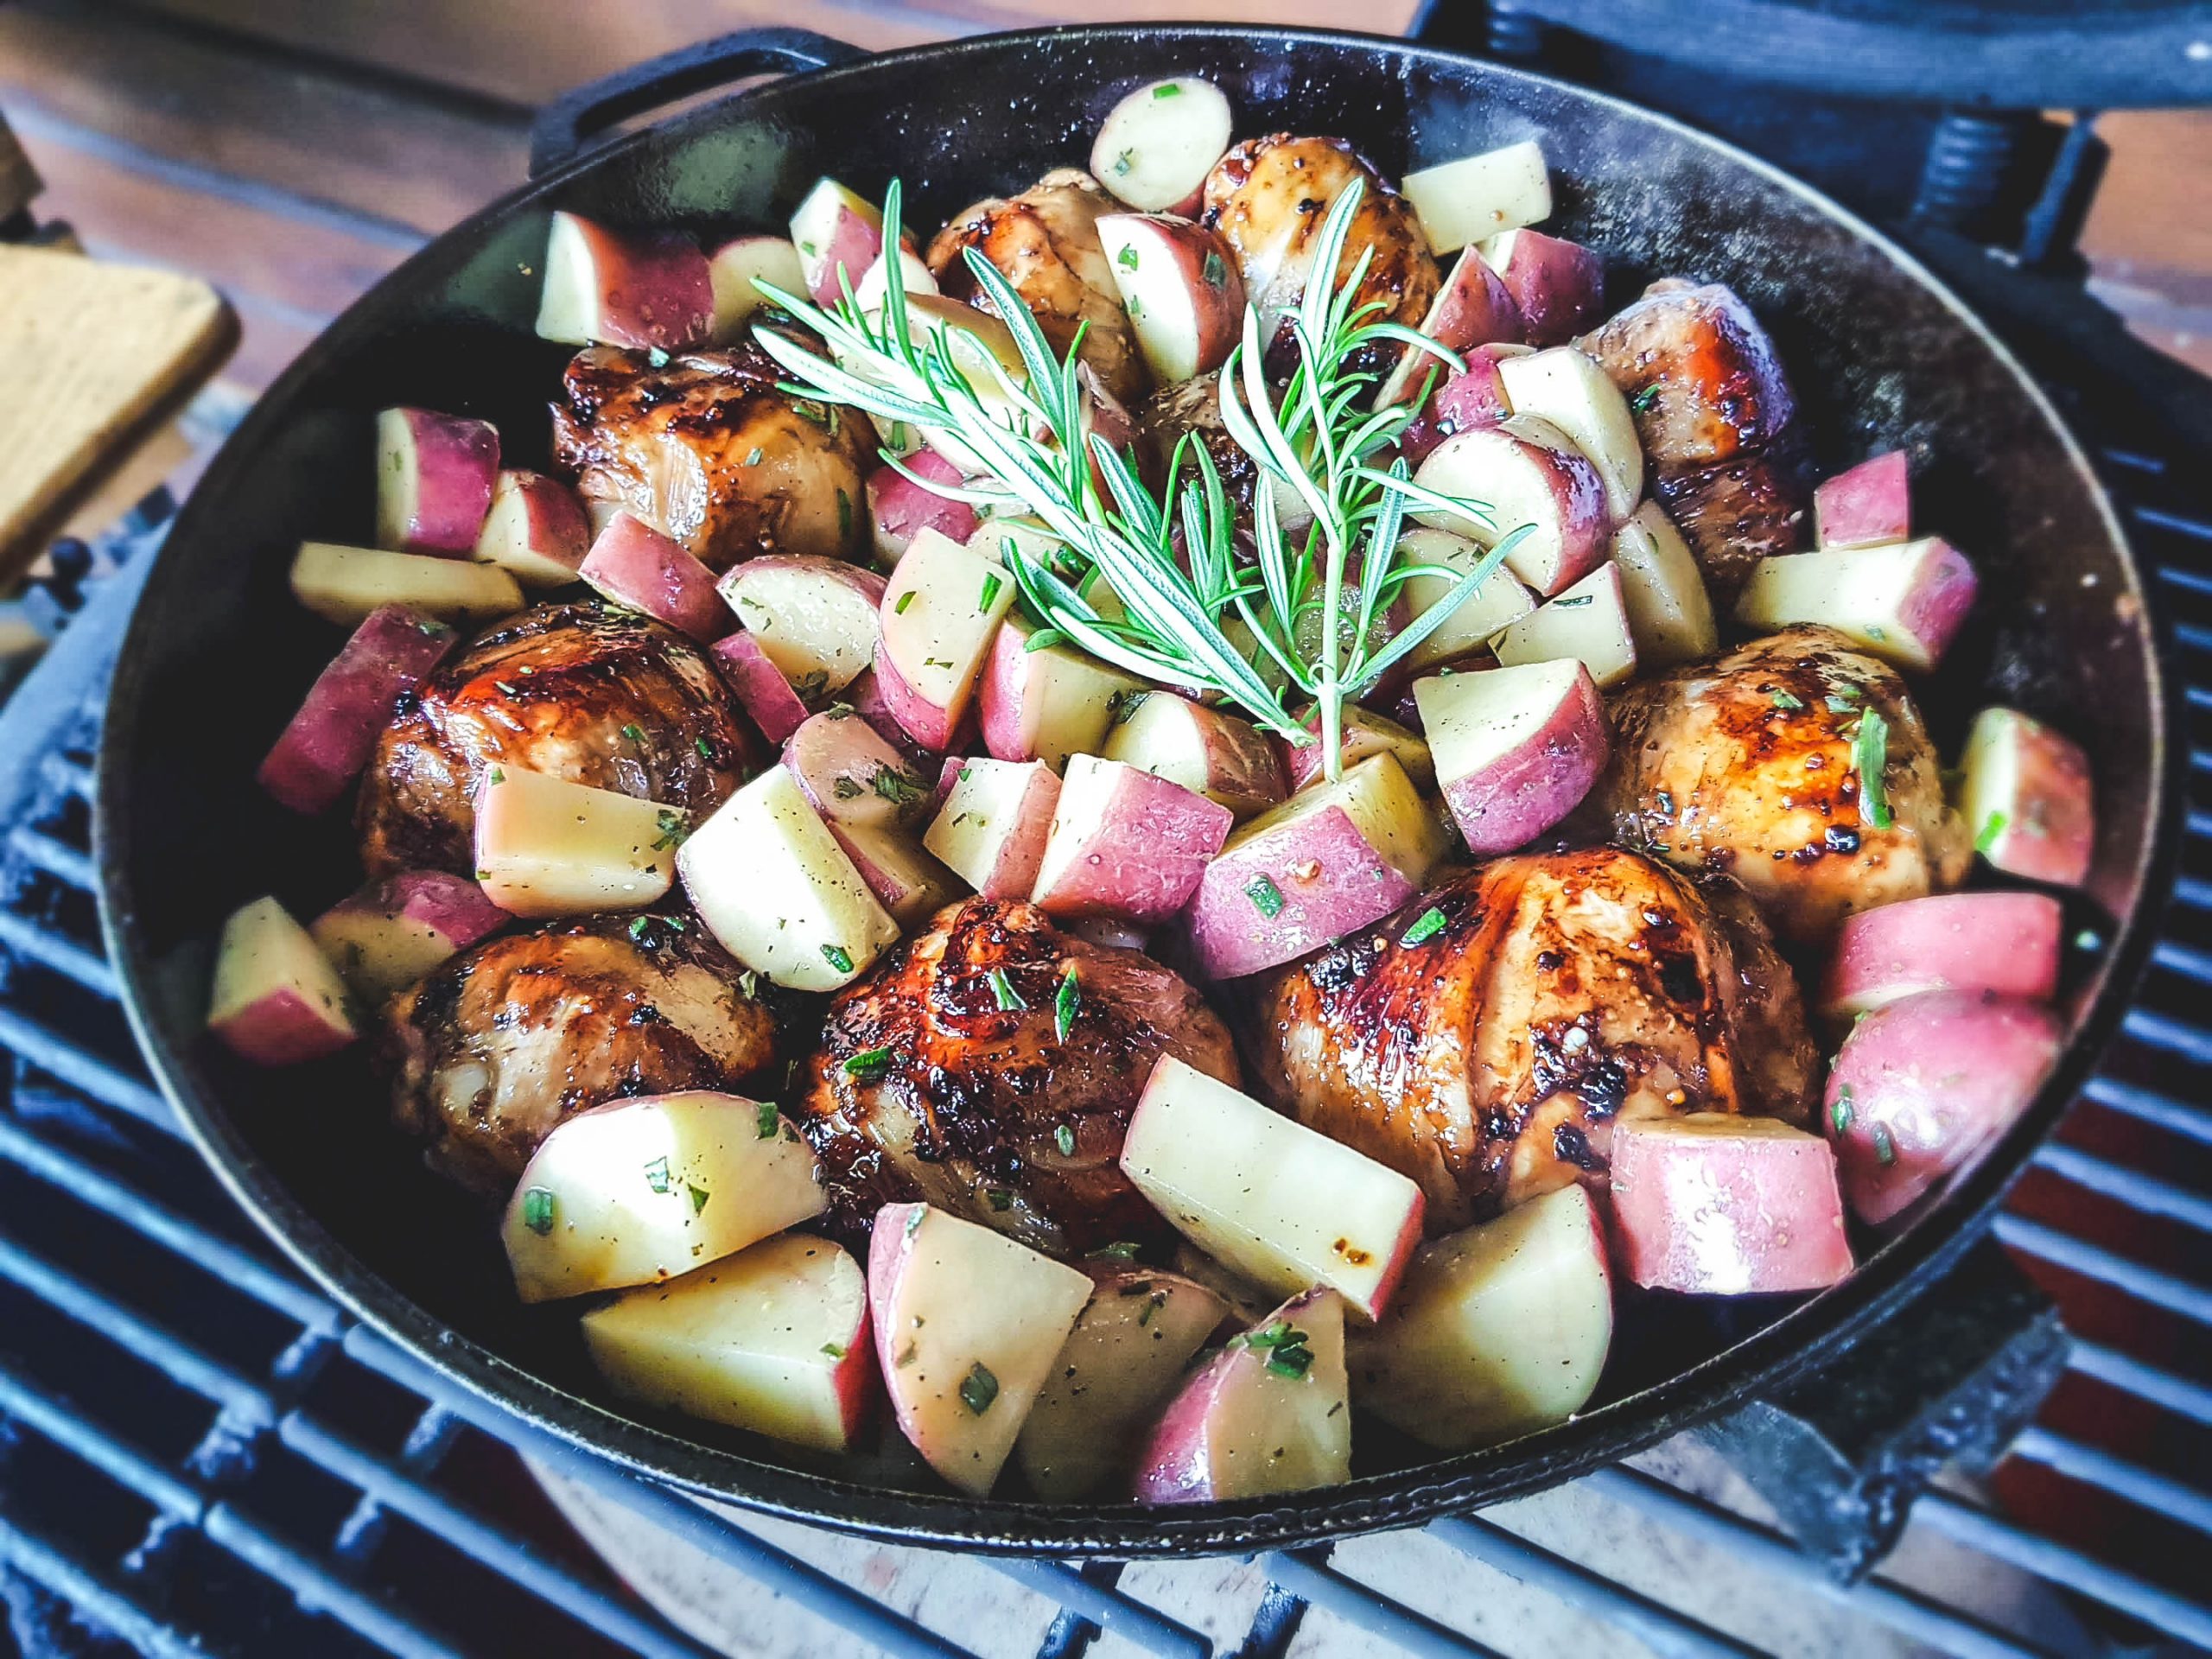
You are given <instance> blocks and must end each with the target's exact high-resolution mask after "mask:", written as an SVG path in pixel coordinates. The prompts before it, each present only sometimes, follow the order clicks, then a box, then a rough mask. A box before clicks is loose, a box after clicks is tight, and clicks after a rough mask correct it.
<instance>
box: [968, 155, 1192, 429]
mask: <svg viewBox="0 0 2212 1659" xmlns="http://www.w3.org/2000/svg"><path fill="white" fill-rule="evenodd" d="M1117 211H1119V209H1118V207H1117V206H1116V203H1115V201H1114V199H1113V198H1112V197H1111V196H1109V195H1108V194H1106V193H1105V192H1104V191H1103V190H1102V189H1100V188H1098V181H1097V180H1096V179H1094V178H1092V177H1091V176H1090V174H1088V173H1086V172H1084V170H1083V169H1082V168H1075V167H1062V168H1054V169H1053V170H1052V172H1050V173H1047V174H1046V175H1045V176H1044V177H1043V178H1041V179H1039V180H1038V181H1037V182H1036V183H1035V184H1033V185H1032V186H1031V187H1030V188H1028V189H1027V190H1025V191H1023V192H1022V193H1021V194H1020V195H1018V196H1010V197H1005V198H999V197H993V198H991V199H990V200H985V201H979V202H977V203H976V205H975V206H974V207H970V208H969V209H968V210H967V211H966V212H965V213H956V214H954V215H953V217H952V220H951V222H950V224H948V225H946V226H945V227H944V229H943V230H941V231H939V232H938V233H937V235H936V237H935V238H932V239H931V243H930V247H929V254H928V256H927V263H928V264H929V268H930V272H931V275H932V276H934V277H936V278H937V279H938V284H939V286H940V287H941V288H942V289H943V290H944V293H945V294H946V295H948V296H950V297H951V298H953V299H956V300H960V301H963V302H966V303H968V304H970V305H975V306H978V307H980V308H982V309H985V310H988V309H990V307H989V305H988V303H987V302H986V301H985V298H984V296H982V293H981V291H980V289H979V287H978V285H977V283H976V276H975V272H974V271H972V270H969V266H968V262H967V261H966V260H965V259H964V258H963V257H961V256H962V253H963V250H965V249H968V248H974V249H976V251H978V252H980V253H981V254H982V256H983V257H984V258H985V259H987V260H988V261H989V262H990V263H991V264H992V265H993V266H994V267H995V269H996V270H999V271H1000V272H1001V273H1002V274H1003V275H1004V276H1005V277H1006V279H1007V281H1008V282H1009V283H1013V284H1014V292H1015V293H1017V294H1019V295H1020V296H1021V297H1022V300H1023V302H1024V303H1026V304H1027V306H1028V307H1029V309H1030V312H1031V314H1032V315H1033V316H1035V317H1036V319H1037V322H1038V326H1039V327H1040V328H1041V329H1042V330H1043V331H1044V334H1045V338H1046V340H1050V341H1051V342H1052V349H1053V350H1054V351H1055V352H1058V353H1065V352H1066V350H1067V348H1068V344H1069V342H1070V341H1071V340H1074V338H1075V331H1076V329H1077V327H1082V328H1083V330H1084V334H1083V346H1082V358H1083V360H1084V362H1085V363H1087V364H1089V365H1090V370H1091V372H1092V373H1094V374H1096V376H1097V377H1098V381H1099V384H1100V385H1102V386H1103V387H1104V388H1105V390H1106V391H1107V392H1108V394H1109V396H1111V397H1115V398H1116V399H1117V400H1119V401H1120V402H1122V403H1124V404H1128V403H1132V402H1134V401H1135V399H1136V397H1138V396H1139V394H1141V392H1142V391H1144V389H1145V387H1146V385H1147V384H1148V383H1149V381H1150V379H1151V377H1150V376H1149V375H1148V374H1147V372H1146V371H1145V366H1144V359H1143V358H1142V357H1141V356H1140V355H1138V353H1137V339H1136V331H1135V329H1134V328H1133V327H1130V324H1129V316H1128V312H1127V311H1125V310H1123V309H1122V296H1121V290H1120V289H1117V288H1116V287H1115V285H1114V272H1113V270H1112V268H1111V267H1110V266H1109V265H1108V264H1107V263H1106V250H1105V248H1104V247H1103V246H1102V245H1100V243H1099V240H1098V216H1099V215H1100V214H1101V213H1115V212H1117Z"/></svg>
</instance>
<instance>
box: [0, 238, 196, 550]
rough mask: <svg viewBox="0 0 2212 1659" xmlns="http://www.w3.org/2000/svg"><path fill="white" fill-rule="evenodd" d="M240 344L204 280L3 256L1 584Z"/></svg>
mask: <svg viewBox="0 0 2212 1659" xmlns="http://www.w3.org/2000/svg"><path fill="white" fill-rule="evenodd" d="M237 341H238V320H237V318H236V317H235V316H233V315H232V312H231V308H230V307H229V306H228V305H226V304H225V303H224V302H223V300H222V298H221V296H219V295H218V294H217V293H216V292H215V290H214V289H212V288H210V287H208V286H207V283H202V282H197V281H194V280H193V279H192V278H190V277H177V276H173V275H171V274H169V273H168V272H166V271H157V270H137V269H134V268H132V267H130V266H126V265H108V264H99V263H98V262H96V261H94V260H91V259H86V258H84V257H81V256H79V255H77V254H72V253H61V252H55V251H52V250H49V249H44V248H15V247H7V246H0V381H4V383H5V385H6V387H7V394H6V396H5V397H0V586H4V585H5V584H6V583H8V582H12V581H13V579H14V578H15V577H16V575H18V574H20V573H21V571H22V568H23V566H24V565H25V564H27V563H29V560H30V559H31V557H32V556H34V554H35V553H36V551H37V550H38V548H39V546H40V545H41V542H42V540H43V538H44V537H45V536H46V535H47V534H48V533H50V532H51V531H53V530H54V528H55V527H56V526H57V525H58V524H60V522H61V521H62V520H63V519H64V518H66V517H67V513H68V512H69V510H70V508H71V506H72V505H73V504H74V503H75V502H76V501H78V500H79V499H81V498H82V497H83V496H84V494H85V493H87V492H88V491H89V490H91V489H92V488H93V487H94V486H97V484H98V483H99V480H100V479H101V478H102V477H103V476H104V475H105V473H106V472H107V471H108V470H109V469H110V468H111V467H114V466H116V465H118V464H120V463H121V462H122V461H124V460H126V459H127V458H128V457H129V455H130V453H131V451H132V450H133V449H135V448H137V445H138V444H139V443H140V442H143V440H144V439H145V438H146V437H147V436H148V435H150V434H151V433H152V432H154V431H156V430H157V429H159V428H160V427H161V426H162V424H163V423H165V422H166V421H167V420H168V418H169V416H172V415H173V414H175V411H176V410H177V409H178V408H179V407H181V405H182V404H183V403H184V402H185V401H186V400H187V399H188V398H189V397H191V395H192V394H193V393H194V391H198V390H199V388H200V385H202V384H204V383H205V382H206V380H207V378H208V377H209V376H210V375H212V374H213V372H215V370H216V369H217V368H218V367H219V366H220V365H221V364H222V361H223V359H225V358H226V357H227V356H228V355H229V354H230V352H231V348H232V346H234V345H235V344H236V343H237Z"/></svg>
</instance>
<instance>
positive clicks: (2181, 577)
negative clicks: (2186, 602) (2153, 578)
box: [2128, 504, 2212, 592]
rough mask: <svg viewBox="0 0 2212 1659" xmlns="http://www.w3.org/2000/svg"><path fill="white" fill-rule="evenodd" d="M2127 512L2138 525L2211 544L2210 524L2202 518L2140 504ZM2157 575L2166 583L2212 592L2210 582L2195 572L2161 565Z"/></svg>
mask: <svg viewBox="0 0 2212 1659" xmlns="http://www.w3.org/2000/svg"><path fill="white" fill-rule="evenodd" d="M2128 511H2129V512H2130V513H2131V515H2132V516H2133V518H2134V519H2135V521H2136V522H2137V523H2138V524H2148V525H2149V526H2150V527H2151V528H2152V529H2153V530H2170V531H2173V532H2174V533H2175V534H2176V535H2177V536H2193V537H2196V539H2197V540H2199V541H2205V542H2212V524H2206V523H2205V522H2204V521H2203V520H2202V518H2184V517H2183V516H2182V515H2181V514H2180V513H2177V512H2165V511H2164V509H2163V508H2159V507H2146V506H2143V505H2140V504H2138V505H2135V506H2133V507H2131V508H2130V509H2129V510H2128ZM2158 575H2161V576H2163V577H2164V578H2165V579H2166V580H2167V581H2168V582H2177V583H2179V584H2180V585H2182V586H2183V587H2190V588H2195V587H2198V586H2200V585H2202V587H2203V588H2204V589H2205V591H2207V592H2212V582H2208V581H2207V580H2206V579H2205V578H2204V577H2203V576H2202V575H2200V574H2199V573H2198V572H2196V571H2194V570H2190V569H2177V567H2175V566H2173V565H2171V564H2162V565H2159V566H2158Z"/></svg>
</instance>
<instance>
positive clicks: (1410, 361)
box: [1375, 248, 1522, 409]
mask: <svg viewBox="0 0 2212 1659" xmlns="http://www.w3.org/2000/svg"><path fill="white" fill-rule="evenodd" d="M1421 333H1422V334H1426V335H1427V336H1428V338H1429V339H1431V340H1434V341H1435V342H1436V343H1437V344H1438V345H1440V346H1443V347H1444V348H1445V349H1446V350H1447V351H1453V352H1458V353H1460V354H1461V355H1463V356H1464V355H1465V354H1466V353H1469V352H1471V351H1472V350H1474V349H1475V348H1476V347H1477V346H1489V345H1496V344H1499V343H1501V342H1502V343H1506V344H1513V345H1517V344H1519V343H1520V340H1521V333H1522V329H1521V308H1520V307H1519V306H1518V305H1516V304H1515V303H1514V300H1513V296H1512V295H1510V294H1509V293H1508V292H1506V289H1505V284H1504V283H1503V282H1501V281H1499V280H1498V275H1497V272H1496V271H1494V270H1491V268H1490V264H1489V263H1488V262H1487V261H1486V260H1484V257H1482V255H1481V254H1479V253H1478V252H1477V251H1475V250H1474V249H1473V248H1467V249H1465V250H1463V251H1461V253H1460V255H1459V261H1458V263H1456V264H1454V265H1453V266H1452V270H1451V274H1450V275H1448V276H1447V277H1445V279H1444V286H1443V287H1442V288H1440V289H1438V290H1437V295H1436V299H1435V301H1434V302H1433V303H1432V304H1431V305H1430V306H1429V308H1428V317H1427V321H1424V322H1423V323H1422V324H1421ZM1431 372H1434V373H1436V374H1437V375H1438V376H1439V377H1440V378H1443V377H1446V376H1449V375H1450V374H1451V373H1452V370H1451V368H1450V366H1449V365H1446V363H1444V362H1442V361H1441V360H1440V359H1437V358H1434V357H1432V356H1430V355H1429V354H1428V353H1425V352H1415V351H1413V350H1411V349H1408V351H1407V352H1406V353H1405V355H1404V356H1403V357H1402V358H1400V359H1399V360H1398V366H1397V367H1396V368H1395V369H1393V370H1392V371H1391V372H1390V378H1389V379H1388V380H1386V381H1384V382H1383V390H1382V391H1380V392H1378V393H1377V394H1376V398H1375V406H1376V408H1377V409H1388V408H1389V407H1391V406H1392V405H1393V404H1403V403H1409V402H1411V401H1412V400H1413V399H1414V397H1417V396H1418V395H1419V394H1420V391H1421V385H1422V383H1423V382H1424V381H1425V380H1426V379H1427V377H1428V376H1429V374H1430V373H1431Z"/></svg>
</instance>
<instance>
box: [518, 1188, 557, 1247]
mask: <svg viewBox="0 0 2212 1659" xmlns="http://www.w3.org/2000/svg"><path fill="white" fill-rule="evenodd" d="M522 1224H523V1225H524V1226H525V1227H527V1228H529V1229H530V1230H531V1232H533V1233H536V1234H537V1236H539V1237H540V1238H543V1237H544V1236H545V1235H546V1234H548V1233H550V1232H551V1231H552V1230H553V1189H552V1188H551V1187H550V1186H533V1187H531V1189H530V1190H529V1191H528V1192H524V1194H523V1195H522Z"/></svg>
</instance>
